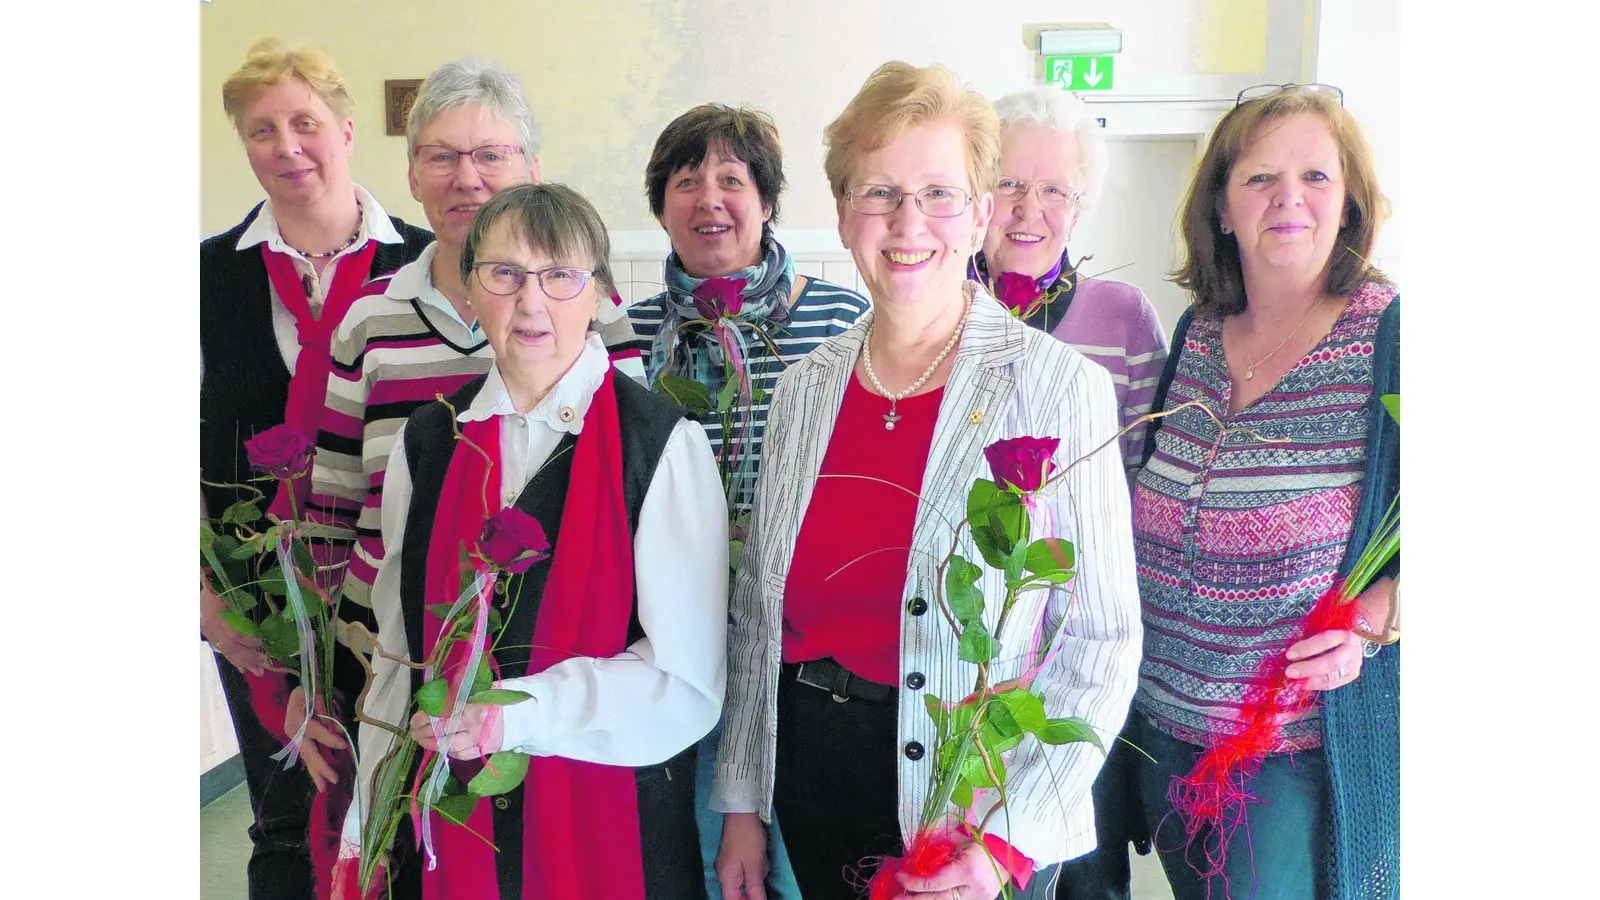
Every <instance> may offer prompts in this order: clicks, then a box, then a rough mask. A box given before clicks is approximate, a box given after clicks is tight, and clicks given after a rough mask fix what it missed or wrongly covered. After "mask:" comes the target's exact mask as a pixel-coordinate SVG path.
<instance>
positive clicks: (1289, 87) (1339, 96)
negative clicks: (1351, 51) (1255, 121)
mask: <svg viewBox="0 0 1600 900" xmlns="http://www.w3.org/2000/svg"><path fill="white" fill-rule="evenodd" d="M1289 91H1299V92H1301V93H1303V94H1331V95H1333V98H1334V99H1335V100H1338V101H1339V105H1340V106H1343V105H1344V91H1342V90H1340V89H1339V88H1336V87H1334V86H1333V85H1331V84H1316V83H1312V84H1295V83H1294V82H1290V83H1288V84H1258V85H1256V86H1255V87H1247V88H1245V89H1244V90H1242V91H1240V92H1239V96H1238V97H1236V98H1235V99H1234V101H1233V106H1234V108H1235V109H1237V108H1239V107H1241V106H1243V105H1245V104H1246V103H1249V102H1250V101H1252V100H1266V99H1267V98H1269V97H1276V96H1278V95H1279V94H1284V93H1288V92H1289Z"/></svg>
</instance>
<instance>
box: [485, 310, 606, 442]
mask: <svg viewBox="0 0 1600 900" xmlns="http://www.w3.org/2000/svg"><path fill="white" fill-rule="evenodd" d="M610 367H611V356H610V355H609V354H608V353H606V345H605V342H604V341H602V340H601V339H600V335H598V334H595V333H593V332H591V333H590V334H589V336H588V338H586V339H585V340H584V342H583V352H582V353H580V354H578V360H577V362H574V363H573V364H572V368H570V369H568V370H567V373H566V374H565V375H562V376H561V380H560V381H557V382H556V384H555V387H553V388H551V389H550V393H548V394H545V395H544V399H543V400H540V401H539V405H538V406H535V407H534V408H533V410H532V411H531V412H529V413H528V418H529V419H534V420H537V421H540V422H543V423H545V424H546V425H549V426H550V428H551V430H553V431H557V432H567V433H571V434H578V433H580V432H581V431H582V430H583V417H584V416H585V415H587V414H588V412H589V403H590V402H591V401H593V399H594V394H595V391H598V390H599V389H600V383H601V382H602V381H604V380H605V377H606V369H608V368H610ZM517 414H518V413H517V408H516V406H515V405H513V404H512V402H511V393H510V391H508V390H506V383H505V379H504V378H502V377H501V375H500V365H499V363H496V364H495V366H494V368H491V369H490V370H489V376H488V380H487V381H485V382H484V384H483V388H482V389H481V390H479V391H478V396H476V397H474V398H472V402H471V403H470V404H468V405H467V408H466V411H465V412H462V413H460V414H459V415H457V416H456V421H458V422H477V421H481V420H483V419H487V418H489V417H490V416H514V415H517Z"/></svg>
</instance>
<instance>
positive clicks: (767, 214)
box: [607, 103, 867, 900]
mask: <svg viewBox="0 0 1600 900" xmlns="http://www.w3.org/2000/svg"><path fill="white" fill-rule="evenodd" d="M783 188H784V177H783V146H782V145H781V144H780V143H779V141H778V129H777V126H776V125H775V124H773V122H772V119H771V118H770V117H768V116H767V115H766V114H765V113H763V112H760V111H758V110H754V109H750V108H748V107H746V108H739V109H734V108H732V107H728V106H723V105H720V104H714V103H711V104H705V105H703V106H697V107H695V108H694V109H691V110H689V111H688V112H686V113H684V114H683V115H681V116H679V117H678V118H676V119H674V120H673V121H672V122H671V123H670V124H669V125H667V127H666V129H665V130H663V131H662V132H661V136H660V137H658V138H656V144H655V149H654V150H653V151H652V152H651V154H650V163H649V165H648V166H647V167H646V169H645V192H646V194H647V195H648V196H649V197H650V210H651V212H653V213H654V214H655V217H656V220H657V221H658V222H660V223H661V227H662V228H663V229H664V230H665V231H666V232H667V235H668V237H670V238H671V240H672V252H671V253H670V254H668V256H667V261H666V275H665V277H666V282H667V290H665V291H663V292H661V293H660V294H657V295H655V296H654V297H651V298H649V299H647V300H643V301H641V302H639V303H636V304H634V305H633V306H631V307H629V309H628V311H627V315H626V316H625V317H623V318H621V319H618V320H617V321H616V322H614V323H613V324H612V326H611V328H610V329H608V333H607V338H608V340H607V343H608V344H610V345H611V347H612V353H613V357H614V358H616V359H617V360H618V366H619V368H623V369H624V370H625V371H626V370H629V369H631V370H633V371H635V372H636V373H638V374H640V375H642V376H643V377H644V379H645V381H646V383H649V384H654V385H659V384H660V381H659V379H660V376H661V375H663V374H666V375H671V376H678V377H686V378H691V379H694V380H696V381H698V382H700V383H701V384H703V385H705V387H706V389H707V392H708V393H709V394H710V395H711V396H713V397H715V396H717V395H718V393H719V392H720V391H721V390H722V388H723V385H724V384H725V383H726V380H725V369H724V368H723V365H722V363H723V360H724V359H726V358H727V357H728V354H727V350H726V348H724V347H723V346H722V341H723V340H724V335H727V334H729V332H728V331H722V332H719V331H717V330H715V329H713V328H712V323H713V322H714V321H715V320H716V319H717V318H719V317H718V316H717V315H716V313H717V312H720V311H725V310H715V309H710V308H707V305H706V304H705V303H704V302H699V303H697V302H696V297H695V292H696V290H697V289H701V292H702V293H704V290H703V289H702V288H701V286H702V285H705V284H706V283H707V282H708V281H709V280H710V279H714V278H736V279H742V280H743V281H744V286H743V288H742V289H741V290H740V298H741V304H740V309H739V310H738V312H737V313H734V314H732V315H730V316H728V318H729V319H731V320H732V321H733V322H734V323H736V324H734V325H733V326H732V331H736V332H739V333H740V334H739V335H738V337H737V338H736V342H737V343H739V344H742V347H741V350H742V352H736V354H735V356H736V358H737V359H738V360H740V364H741V365H742V366H743V367H744V370H745V373H746V377H748V378H749V382H750V389H751V391H750V394H749V395H748V396H749V402H748V403H746V402H744V401H743V397H742V396H741V397H740V398H739V399H737V400H736V402H735V406H736V407H738V410H739V412H738V415H737V417H736V418H735V420H734V425H735V427H734V428H733V429H732V431H733V432H734V433H733V434H728V435H724V433H723V432H724V428H723V425H722V422H721V421H720V420H719V419H718V418H717V417H716V416H706V417H704V419H705V421H704V424H705V428H706V434H707V436H708V437H709V438H710V439H711V443H712V445H713V446H714V447H722V446H723V441H724V439H725V438H726V439H727V440H728V442H729V443H728V448H727V452H726V453H725V454H723V455H722V456H721V459H722V462H723V468H724V470H725V472H727V473H728V475H729V478H730V489H729V496H728V502H729V505H730V507H731V510H732V514H733V516H734V518H735V519H736V520H740V519H743V518H744V517H745V516H747V515H748V513H749V511H750V501H751V498H752V495H753V494H754V492H755V478H756V472H757V470H758V469H759V465H760V459H761V446H762V440H761V438H762V435H763V434H764V433H765V431H766V425H767V409H768V407H767V403H766V401H765V400H764V399H761V398H760V397H758V396H757V392H759V393H760V394H761V395H770V394H771V393H772V389H773V387H774V386H775V385H776V384H777V381H778V376H779V375H780V374H782V372H783V370H784V369H785V368H787V367H788V366H789V365H791V364H792V363H794V362H795V361H796V360H798V359H800V358H801V357H802V356H805V355H806V354H807V353H810V352H811V351H812V350H814V349H816V348H817V347H819V346H821V345H822V343H823V342H824V341H826V340H827V339H829V338H831V337H833V336H834V335H836V334H840V333H842V332H844V330H845V329H847V328H849V327H850V326H851V324H853V323H854V322H855V321H856V320H857V319H859V318H860V317H861V314H862V313H864V312H866V311H867V301H866V299H865V298H863V297H862V296H861V295H859V294H857V293H856V292H854V291H851V290H849V289H847V288H843V287H840V286H839V285H836V284H830V283H828V282H826V281H823V280H822V279H820V278H807V277H806V276H803V275H796V274H795V272H794V261H793V260H792V259H791V258H790V257H789V253H788V251H787V250H785V249H784V247H783V245H782V244H780V243H779V242H778V241H777V239H776V238H774V237H773V235H772V226H773V225H775V224H777V221H778V202H779V196H780V195H781V194H782V192H783ZM708 313H710V314H711V315H710V317H709V318H708ZM757 331H760V332H761V333H763V334H765V337H766V338H767V339H770V343H769V342H768V340H767V339H764V338H763V337H761V336H760V335H758V334H757V333H756V332H757ZM736 536H737V534H736ZM721 739H722V731H721V729H720V728H718V729H714V730H713V731H712V732H711V734H709V735H707V736H706V739H705V740H704V741H703V742H701V745H700V768H699V773H698V775H697V787H696V791H695V809H696V814H697V818H698V820H699V825H700V844H701V850H702V853H703V856H704V861H705V876H706V892H707V895H708V896H709V897H711V898H713V900H715V898H717V897H720V896H721V894H722V890H721V887H720V886H719V884H718V882H717V875H716V869H715V867H714V863H715V860H716V855H717V848H718V846H719V845H720V843H721V835H722V815H721V814H720V813H717V812H715V811H714V810H712V809H711V807H710V805H709V801H710V797H711V778H712V775H713V773H714V767H715V764H716V751H717V745H718V744H719V743H720V742H721ZM769 853H770V855H771V859H772V860H773V870H772V872H771V874H770V877H769V878H768V880H767V885H766V888H767V894H768V896H769V898H770V900H783V898H789V900H798V898H799V890H798V889H797V888H796V887H795V885H794V876H793V874H792V873H791V872H790V871H789V868H788V862H787V856H786V854H785V853H784V850H783V838H782V833H781V832H780V831H779V829H778V826H777V824H776V823H774V824H773V827H772V843H771V846H770V847H769Z"/></svg>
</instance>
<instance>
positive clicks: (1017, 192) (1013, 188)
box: [994, 178, 1083, 209]
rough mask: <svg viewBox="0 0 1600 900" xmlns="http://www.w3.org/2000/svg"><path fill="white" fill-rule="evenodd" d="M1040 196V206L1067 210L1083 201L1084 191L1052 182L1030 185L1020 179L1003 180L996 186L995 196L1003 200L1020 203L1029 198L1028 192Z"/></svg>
mask: <svg viewBox="0 0 1600 900" xmlns="http://www.w3.org/2000/svg"><path fill="white" fill-rule="evenodd" d="M1029 191H1032V192H1033V193H1035V194H1037V195H1038V196H1039V205H1040V206H1043V207H1046V208H1048V209H1065V208H1066V207H1068V206H1076V205H1077V204H1078V203H1079V202H1080V201H1082V200H1083V191H1081V190H1078V189H1076V188H1073V187H1071V186H1069V185H1065V184H1055V183H1054V182H1050V181H1040V182H1038V183H1036V184H1029V183H1027V182H1026V181H1023V180H1022V179H1020V178H1002V179H1000V183H999V184H997V185H995V188H994V195H995V196H996V197H999V198H1001V199H1002V200H1010V201H1012V202H1014V203H1015V202H1019V201H1021V200H1022V198H1024V197H1026V196H1028V192H1029Z"/></svg>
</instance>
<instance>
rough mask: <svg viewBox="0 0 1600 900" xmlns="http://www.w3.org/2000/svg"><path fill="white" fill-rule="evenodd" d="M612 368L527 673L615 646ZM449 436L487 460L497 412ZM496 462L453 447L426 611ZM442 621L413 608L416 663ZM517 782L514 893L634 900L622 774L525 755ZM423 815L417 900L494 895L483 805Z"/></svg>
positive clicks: (618, 444)
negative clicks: (426, 840)
mask: <svg viewBox="0 0 1600 900" xmlns="http://www.w3.org/2000/svg"><path fill="white" fill-rule="evenodd" d="M614 371H615V370H614V369H612V368H611V367H609V366H608V367H607V369H606V375H605V380H604V381H602V382H601V384H600V389H599V390H598V391H596V392H595V395H594V399H593V401H592V402H591V403H590V406H589V411H588V413H587V414H586V415H585V416H584V420H583V428H582V430H581V432H580V434H579V438H578V442H577V447H576V449H575V451H574V454H573V460H572V477H571V479H570V481H569V482H568V487H567V498H566V503H565V505H564V506H563V508H562V513H561V531H560V533H559V535H558V536H557V539H556V548H555V558H554V559H553V561H552V562H551V564H550V566H551V568H550V575H549V578H548V580H547V581H546V582H545V588H544V597H543V599H542V601H541V602H540V604H539V613H538V619H537V621H536V622H535V624H534V634H533V644H534V646H535V648H537V649H535V650H534V651H533V652H532V655H531V659H530V661H529V663H528V674H530V675H532V674H536V673H538V672H542V671H544V670H545V669H548V668H550V667H551V666H552V665H554V664H556V663H557V662H560V661H562V660H565V659H571V658H572V657H582V656H586V657H596V658H601V659H604V658H607V657H611V656H615V655H617V654H618V653H621V652H622V651H624V650H626V649H627V641H628V623H629V619H630V617H631V614H632V610H633V537H632V535H631V534H630V533H629V531H628V519H627V507H626V500H625V499H624V495H623V489H622V441H621V431H620V426H619V424H618V421H617V396H616V388H615V384H614V379H613V374H614ZM462 433H463V434H464V435H465V436H466V437H467V439H468V440H471V441H472V442H473V443H475V444H477V445H478V446H479V447H481V448H482V449H483V450H484V451H485V452H486V453H487V454H488V456H489V457H490V458H491V459H493V460H494V461H495V462H498V461H499V458H500V417H498V416H495V417H491V418H489V419H488V420H486V421H482V422H469V423H467V425H466V426H465V427H464V428H463V429H462ZM497 469H498V467H496V469H494V470H491V469H489V468H488V460H486V459H485V458H484V456H483V455H481V454H479V453H477V452H474V451H473V450H472V449H471V448H470V447H467V446H465V444H464V442H460V441H458V442H457V444H456V447H455V450H454V452H453V453H452V455H451V458H450V467H449V469H448V470H446V473H445V480H444V486H443V489H442V490H441V492H440V495H439V509H438V512H437V514H436V518H435V520H434V525H433V534H432V538H431V540H430V543H429V545H428V568H427V586H426V588H425V593H426V601H427V602H426V606H429V607H432V606H434V605H435V604H441V603H442V604H445V605H447V606H448V605H450V604H453V603H454V602H455V601H456V599H457V598H458V596H459V593H460V584H461V582H460V577H459V565H460V548H461V546H462V544H463V543H466V544H468V545H470V544H472V543H475V542H476V541H477V539H478V535H479V533H480V532H481V531H482V529H483V523H484V520H485V519H486V518H488V517H489V516H491V515H493V514H494V513H496V512H499V510H500V500H501V490H500V485H499V484H498V475H495V476H494V480H495V482H496V483H494V484H488V483H487V482H488V481H489V477H488V476H489V475H491V474H492V473H493V472H494V471H496V470H497ZM443 624H444V623H443V622H442V621H440V620H439V619H438V618H437V617H436V616H434V615H433V613H432V612H425V613H424V627H423V642H424V646H423V648H422V651H423V657H422V658H424V659H426V658H428V657H429V656H431V655H432V653H433V651H434V646H435V645H436V643H437V642H438V637H439V634H440V631H441V629H442V627H443ZM461 658H462V659H463V660H464V659H465V653H463V654H462V655H461ZM452 675H453V676H454V673H452ZM454 677H459V676H454ZM524 785H525V789H524V793H523V798H524V801H523V846H522V847H521V851H522V894H523V898H525V900H535V898H537V900H579V898H588V897H605V898H607V900H643V897H644V863H643V860H642V858H641V850H640V846H639V804H638V790H637V784H636V782H635V780H634V770H633V769H631V768H628V767H625V766H604V765H598V764H595V763H587V762H578V761H576V760H571V759H566V758H563V757H552V756H535V757H534V758H533V760H532V762H531V763H530V765H529V767H528V775H527V779H526V780H525V781H524ZM432 815H433V817H434V818H433V823H432V830H433V835H434V844H435V849H436V851H437V852H438V857H439V864H438V866H437V867H436V868H435V869H434V870H433V871H432V872H426V871H425V872H424V873H423V900H499V898H500V887H499V877H498V874H497V871H496V868H495V855H494V853H495V851H494V850H493V848H491V847H490V846H489V845H488V844H487V843H485V839H487V840H488V841H493V840H494V816H493V813H492V812H491V811H490V804H489V803H488V802H487V801H480V802H479V803H478V805H477V807H476V808H475V809H474V810H473V812H472V815H471V816H470V817H468V820H467V827H466V828H463V827H461V826H458V825H454V824H451V823H450V822H448V821H447V820H445V819H444V818H443V817H442V816H439V815H438V814H437V813H433V814H432ZM468 829H470V830H471V832H476V834H477V835H481V836H482V837H481V838H480V837H478V836H475V835H474V834H472V833H469V831H468Z"/></svg>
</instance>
